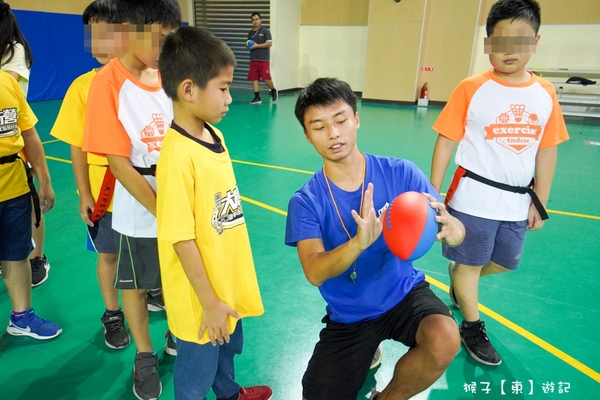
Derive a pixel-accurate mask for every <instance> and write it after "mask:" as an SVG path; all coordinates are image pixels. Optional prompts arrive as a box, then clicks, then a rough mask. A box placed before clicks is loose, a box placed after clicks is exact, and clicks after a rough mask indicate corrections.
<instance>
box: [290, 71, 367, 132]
mask: <svg viewBox="0 0 600 400" xmlns="http://www.w3.org/2000/svg"><path fill="white" fill-rule="evenodd" d="M338 101H342V102H344V103H346V104H348V105H349V106H350V107H352V111H353V112H354V114H356V94H355V93H354V92H353V91H352V88H350V85H348V84H347V83H346V82H343V81H340V80H339V79H336V78H319V79H317V80H316V81H314V82H313V83H311V84H310V85H308V86H307V87H305V88H304V89H302V91H301V92H300V94H299V95H298V100H296V108H295V109H294V114H296V118H298V121H300V125H302V128H304V129H306V126H304V115H305V114H306V110H308V108H309V107H312V106H317V107H319V106H328V105H331V104H334V103H337V102H338Z"/></svg>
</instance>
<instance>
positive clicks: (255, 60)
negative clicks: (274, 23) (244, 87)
mask: <svg viewBox="0 0 600 400" xmlns="http://www.w3.org/2000/svg"><path fill="white" fill-rule="evenodd" d="M250 19H251V20H252V30H251V31H250V32H248V40H249V41H250V40H251V41H252V42H254V44H252V46H248V48H249V49H250V70H249V71H248V80H249V81H252V89H253V90H254V99H252V101H251V102H250V104H260V103H262V100H261V98H260V86H259V84H258V81H259V79H262V80H263V81H264V82H265V83H266V84H267V86H268V87H269V89H271V97H272V98H273V101H277V98H278V97H279V95H278V93H277V89H275V85H274V84H273V80H272V79H271V73H270V72H269V70H270V68H269V53H270V52H269V48H270V47H271V46H272V45H273V39H272V38H271V32H270V31H269V30H268V29H267V28H265V27H264V26H262V18H261V16H260V14H259V13H257V12H255V13H252V15H251V16H250Z"/></svg>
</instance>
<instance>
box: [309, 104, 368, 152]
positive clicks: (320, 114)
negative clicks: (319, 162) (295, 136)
mask: <svg viewBox="0 0 600 400" xmlns="http://www.w3.org/2000/svg"><path fill="white" fill-rule="evenodd" d="M304 126H305V129H304V134H305V135H306V139H307V140H308V142H309V143H310V144H312V145H313V146H314V147H315V150H317V152H318V153H319V154H320V155H321V157H323V158H324V159H327V160H331V161H337V160H341V159H343V158H345V157H346V156H348V154H350V153H351V152H352V151H353V150H354V149H355V148H356V131H357V130H358V128H359V127H360V120H359V118H358V113H354V112H353V111H352V107H350V105H348V104H347V103H345V102H344V101H341V100H340V101H338V102H336V103H333V104H330V105H328V106H319V107H317V106H311V107H309V108H308V109H307V110H306V113H305V114H304Z"/></svg>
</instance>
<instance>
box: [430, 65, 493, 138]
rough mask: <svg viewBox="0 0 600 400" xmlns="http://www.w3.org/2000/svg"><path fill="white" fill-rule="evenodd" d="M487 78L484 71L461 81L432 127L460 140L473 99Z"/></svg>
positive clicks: (446, 135)
mask: <svg viewBox="0 0 600 400" xmlns="http://www.w3.org/2000/svg"><path fill="white" fill-rule="evenodd" d="M487 79H488V78H486V76H485V73H482V74H479V75H475V76H472V77H469V78H466V79H464V80H463V81H462V82H461V83H459V84H458V86H457V87H456V89H454V92H452V94H451V95H450V98H449V99H448V102H447V103H446V105H445V106H444V109H443V110H442V112H441V113H440V115H439V116H438V119H437V120H436V121H435V123H434V124H433V127H432V129H433V130H434V131H436V132H437V133H439V134H440V135H442V136H445V137H447V138H448V139H450V140H452V141H454V142H459V141H460V140H461V139H462V137H463V136H464V134H465V127H466V126H467V113H468V111H469V104H470V103H471V99H472V98H473V95H474V94H475V92H476V91H477V89H479V87H480V86H481V85H483V84H484V83H485V82H486V81H487Z"/></svg>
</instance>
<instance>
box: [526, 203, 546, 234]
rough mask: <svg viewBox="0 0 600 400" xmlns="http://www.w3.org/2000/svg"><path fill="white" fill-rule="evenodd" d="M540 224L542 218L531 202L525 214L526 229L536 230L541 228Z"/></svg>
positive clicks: (541, 224)
mask: <svg viewBox="0 0 600 400" xmlns="http://www.w3.org/2000/svg"><path fill="white" fill-rule="evenodd" d="M542 226H544V220H543V219H542V217H540V213H539V212H538V210H537V209H536V208H535V205H533V203H532V204H531V205H530V206H529V215H528V216H527V229H528V230H530V231H537V230H538V229H542Z"/></svg>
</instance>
